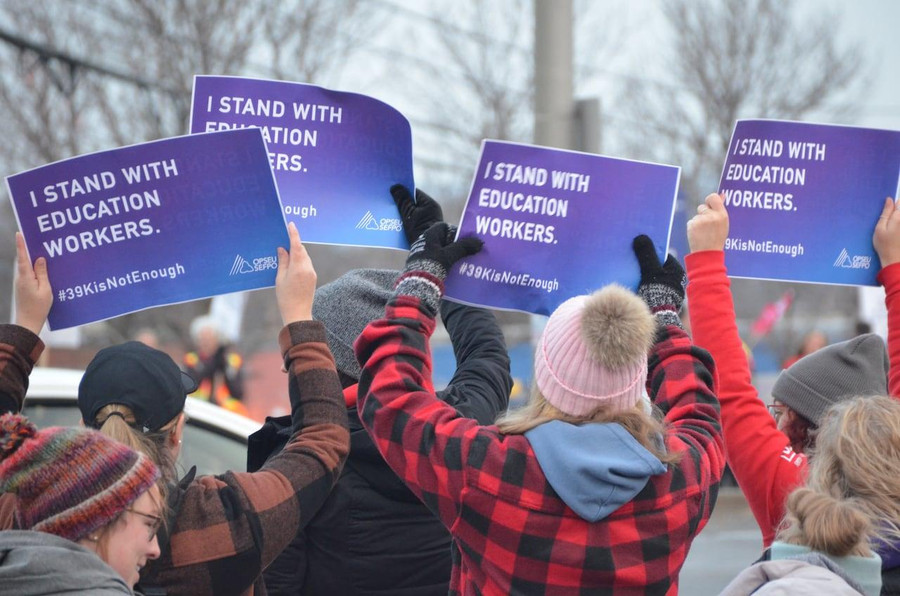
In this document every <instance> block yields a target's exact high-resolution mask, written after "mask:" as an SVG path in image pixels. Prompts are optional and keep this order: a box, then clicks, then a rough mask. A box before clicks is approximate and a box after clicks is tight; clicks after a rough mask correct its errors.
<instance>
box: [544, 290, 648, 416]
mask: <svg viewBox="0 0 900 596" xmlns="http://www.w3.org/2000/svg"><path fill="white" fill-rule="evenodd" d="M655 330H656V323H655V321H654V319H653V315H652V314H651V313H650V310H649V308H647V305H646V304H644V302H643V300H641V299H640V298H638V297H637V296H636V295H635V294H634V293H632V292H629V291H628V290H626V289H625V288H622V287H620V286H616V285H610V286H606V287H605V288H603V289H601V290H598V291H597V292H594V293H593V294H591V295H590V296H576V297H575V298H570V299H569V300H566V301H565V302H563V303H562V304H561V305H560V306H559V308H557V309H556V310H555V311H554V312H553V314H552V315H551V316H550V320H549V321H547V326H546V327H545V328H544V334H543V336H542V337H541V342H540V345H538V348H537V353H536V354H535V358H534V361H535V365H534V368H535V370H534V376H535V380H536V382H537V386H538V389H539V390H540V391H541V394H542V395H543V396H544V399H546V400H547V401H548V402H550V403H551V404H552V405H553V406H555V407H556V408H557V409H559V410H560V411H562V412H565V413H566V414H569V415H571V416H585V415H587V414H589V413H591V412H593V411H594V410H596V409H597V408H598V407H600V406H601V405H605V406H607V408H609V410H610V411H611V412H619V411H624V410H628V409H630V408H633V407H634V406H635V405H636V404H637V403H638V400H640V398H641V396H642V394H643V391H644V386H645V384H646V382H647V354H648V352H649V350H650V348H651V346H652V345H653V337H654V333H655Z"/></svg>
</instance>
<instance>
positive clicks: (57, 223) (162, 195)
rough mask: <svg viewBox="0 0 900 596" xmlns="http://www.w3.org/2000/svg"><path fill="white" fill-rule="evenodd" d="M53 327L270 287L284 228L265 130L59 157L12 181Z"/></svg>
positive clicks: (284, 237) (9, 181)
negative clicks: (45, 275) (41, 268)
mask: <svg viewBox="0 0 900 596" xmlns="http://www.w3.org/2000/svg"><path fill="white" fill-rule="evenodd" d="M6 183H7V186H8V188H9V192H10V196H11V197H12V203H13V207H14V209H15V212H16V219H17V220H18V222H19V228H20V229H21V230H22V233H23V234H24V236H25V243H26V245H27V246H28V252H29V254H30V256H31V258H32V260H34V259H36V258H38V257H42V256H43V257H46V258H47V267H48V271H49V275H50V284H51V286H52V288H53V292H54V302H53V307H52V308H51V310H50V317H49V326H50V328H51V329H54V330H55V329H65V328H67V327H73V326H75V325H82V324H84V323H90V322H93V321H99V320H103V319H108V318H110V317H115V316H118V315H122V314H125V313H129V312H134V311H137V310H142V309H145V308H149V307H153V306H161V305H164V304H174V303H178V302H186V301H188V300H195V299H198V298H207V297H209V296H214V295H217V294H226V293H230V292H239V291H242V290H253V289H257V288H263V287H267V286H272V285H274V283H275V272H276V269H277V265H278V263H277V253H276V247H278V246H284V247H287V246H288V236H287V230H286V228H285V221H284V217H283V216H282V210H281V204H280V203H279V201H278V192H277V190H276V188H275V181H274V179H273V177H272V171H271V169H270V168H269V164H268V158H267V156H266V148H265V144H264V143H263V139H262V134H261V133H260V131H259V130H258V129H247V130H236V131H227V132H220V133H210V134H202V135H191V136H186V137H176V138H172V139H164V140H161V141H154V142H151V143H145V144H142V145H132V146H130V147H124V148H121V149H114V150H111V151H101V152H99V153H92V154H89V155H82V156H79V157H73V158H71V159H66V160H63V161H58V162H56V163H52V164H49V165H45V166H42V167H39V168H35V169H33V170H29V171H27V172H22V173H20V174H16V175H14V176H9V177H8V178H7V179H6Z"/></svg>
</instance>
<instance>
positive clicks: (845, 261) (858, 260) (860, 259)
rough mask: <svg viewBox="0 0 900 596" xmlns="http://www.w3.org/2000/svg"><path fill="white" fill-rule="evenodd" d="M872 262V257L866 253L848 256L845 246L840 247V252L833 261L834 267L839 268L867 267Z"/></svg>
mask: <svg viewBox="0 0 900 596" xmlns="http://www.w3.org/2000/svg"><path fill="white" fill-rule="evenodd" d="M871 264H872V257H870V256H868V255H856V256H852V257H851V256H850V253H848V252H847V249H846V248H842V249H841V254H839V255H838V258H837V259H835V261H834V266H835V267H840V268H841V269H868V268H869V266H870V265H871Z"/></svg>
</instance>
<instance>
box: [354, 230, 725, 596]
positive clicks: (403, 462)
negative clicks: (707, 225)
mask: <svg viewBox="0 0 900 596" xmlns="http://www.w3.org/2000/svg"><path fill="white" fill-rule="evenodd" d="M480 246H481V242H480V241H479V240H477V239H475V238H463V239H461V240H459V241H456V242H451V241H450V239H449V238H448V237H447V226H446V225H445V224H439V225H436V226H433V227H432V228H430V229H429V230H428V231H427V232H426V233H425V234H424V236H423V237H422V238H421V239H419V240H418V241H417V242H416V243H415V244H414V245H413V246H412V248H411V249H410V253H409V257H408V259H407V264H406V269H405V270H404V273H403V275H401V276H400V278H399V280H398V282H397V285H396V287H395V289H394V296H393V298H392V299H391V301H390V302H389V303H388V305H387V308H386V312H385V316H384V318H383V319H381V320H379V321H375V322H373V323H371V324H370V325H369V326H368V327H367V328H366V329H365V331H364V332H363V334H362V335H361V336H360V338H359V339H358V340H357V342H356V346H355V348H356V355H357V358H358V359H359V361H360V362H361V363H364V365H363V373H362V377H361V379H360V385H359V402H358V409H359V412H360V419H361V421H362V423H363V426H365V428H366V430H367V431H368V432H369V434H370V435H371V436H372V439H373V440H374V442H375V445H376V446H377V447H378V450H379V451H380V452H381V454H382V455H383V456H384V458H385V460H386V461H387V462H388V464H389V465H390V466H391V468H392V469H393V470H394V472H396V473H397V474H398V475H399V476H400V477H401V478H402V479H403V480H404V482H406V484H407V486H409V488H410V489H411V490H412V491H413V492H414V493H415V494H416V495H417V496H418V497H419V498H420V499H422V501H423V502H424V503H425V504H426V505H427V506H428V507H429V509H431V510H432V511H433V512H434V514H435V515H437V516H438V517H439V518H440V520H441V521H442V522H443V523H444V525H445V526H447V527H448V528H449V529H450V532H451V535H452V536H453V538H454V547H455V548H456V552H455V556H454V567H453V573H452V576H451V581H450V591H451V593H453V594H476V593H478V594H524V593H528V594H532V593H541V594H543V593H552V594H580V593H585V592H591V591H603V593H610V594H615V593H628V594H634V593H648V592H652V593H659V594H663V593H665V594H674V593H676V592H677V590H678V587H677V586H678V572H679V570H680V569H681V566H682V564H683V562H684V558H685V556H686V555H687V551H688V548H689V547H690V544H691V541H692V540H693V538H694V536H695V535H696V534H697V532H699V531H700V530H701V529H702V528H703V526H704V525H705V524H706V521H707V519H708V518H709V515H710V513H711V511H712V508H713V505H714V503H715V495H716V490H717V485H718V483H719V480H720V477H721V473H722V469H723V467H724V456H723V453H722V438H721V434H720V427H719V407H718V402H717V400H716V396H715V394H714V379H715V375H714V370H713V361H712V358H711V357H710V356H709V354H708V353H707V352H705V351H704V350H701V349H699V348H695V347H694V346H692V345H691V342H690V339H689V338H688V337H687V335H686V334H685V332H684V330H683V329H682V328H681V325H680V321H679V319H678V315H677V312H678V309H679V307H680V305H681V301H682V300H683V298H684V287H683V285H682V282H683V279H684V271H683V270H682V269H681V266H680V265H679V264H678V262H677V261H676V260H675V259H674V258H673V257H670V258H669V259H668V260H667V261H666V263H665V265H661V264H660V262H659V260H658V258H657V256H656V250H655V248H654V246H653V243H652V241H651V240H650V239H649V238H647V237H646V236H641V237H638V238H637V239H636V240H635V243H634V250H635V253H636V255H637V257H638V262H639V264H640V269H641V284H640V288H639V295H640V298H639V297H638V296H636V295H634V294H633V293H631V292H629V291H627V290H625V289H623V288H621V287H618V286H607V287H605V288H603V289H602V290H600V291H598V292H596V293H594V294H592V295H590V296H577V297H575V298H572V299H570V300H568V301H566V302H564V303H563V304H562V305H561V306H560V307H559V308H558V309H557V310H556V311H554V313H553V315H552V316H551V317H550V320H549V321H548V323H547V327H546V329H545V330H544V334H543V337H542V338H541V344H540V346H539V347H538V349H537V354H536V357H535V375H534V376H535V379H536V382H537V389H536V391H535V393H534V394H533V396H532V398H531V401H530V403H529V404H528V405H526V406H525V407H524V409H523V410H520V411H517V412H514V413H510V414H509V415H508V416H506V417H503V418H501V419H500V420H499V421H498V422H497V424H496V425H490V426H487V425H481V424H478V423H477V422H476V421H474V420H469V419H465V418H462V417H461V416H460V415H459V414H458V413H457V412H455V411H454V409H453V408H452V407H450V406H449V405H447V404H444V403H442V402H441V401H440V400H438V399H437V397H436V396H435V394H434V390H433V389H432V379H431V362H430V357H429V348H428V338H429V336H430V335H431V333H432V331H433V330H434V317H435V313H436V312H437V306H438V304H439V301H440V298H441V294H442V290H443V280H444V279H445V276H446V274H447V271H448V270H449V269H450V268H451V267H452V266H453V264H454V263H455V262H456V261H457V260H459V259H460V258H463V257H465V256H467V255H471V254H474V253H476V252H477V251H478V250H479V249H480ZM641 298H643V300H642V299H641ZM652 313H655V315H654V314H652ZM648 354H649V363H648ZM646 389H649V390H650V391H651V399H652V402H653V405H651V404H650V403H649V402H647V401H645V400H644V399H643V395H644V392H645V390H646ZM653 406H655V407H656V408H658V409H659V412H661V413H662V416H663V419H662V420H660V419H658V418H656V417H655V416H654V415H653V413H652V412H653V411H655V410H654V408H653Z"/></svg>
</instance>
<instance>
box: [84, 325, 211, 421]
mask: <svg viewBox="0 0 900 596" xmlns="http://www.w3.org/2000/svg"><path fill="white" fill-rule="evenodd" d="M196 390H197V382H196V381H195V380H194V379H193V378H192V377H191V376H190V375H188V374H187V373H185V372H183V371H182V370H181V369H180V368H178V365H177V364H175V361H174V360H172V358H171V357H169V355H168V354H166V353H165V352H162V351H160V350H156V349H153V348H151V347H150V346H147V345H145V344H142V343H141V342H139V341H129V342H126V343H124V344H119V345H116V346H110V347H108V348H103V349H102V350H100V351H99V352H97V355H96V356H94V359H93V360H91V363H90V364H88V366H87V369H85V371H84V376H83V377H82V378H81V383H80V384H79V385H78V408H79V409H80V410H81V418H82V420H83V421H84V424H85V426H88V427H93V428H96V424H95V420H96V418H97V412H99V411H100V410H101V409H102V408H104V407H106V406H108V405H110V404H121V405H123V406H128V408H129V409H131V411H132V412H134V416H135V419H136V424H135V426H136V427H137V428H138V429H139V430H141V431H143V432H151V431H157V430H159V429H160V428H161V427H162V426H163V425H165V424H166V423H167V422H169V421H170V420H172V419H173V418H175V417H176V416H177V415H178V414H180V413H181V412H182V410H184V402H185V399H186V398H187V395H188V394H189V393H193V392H194V391H196Z"/></svg>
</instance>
